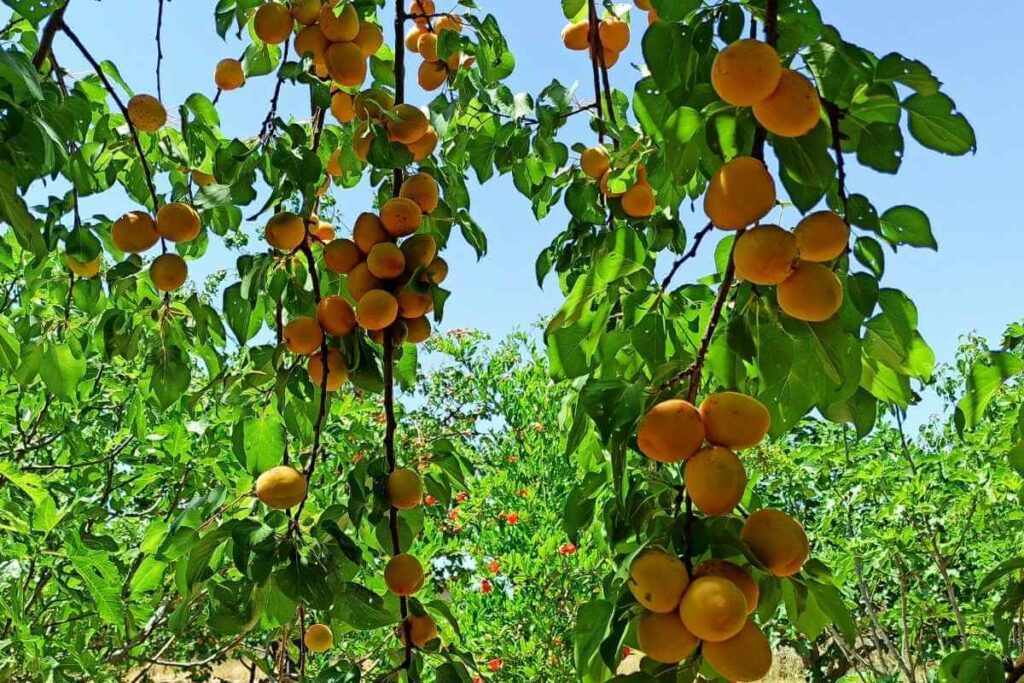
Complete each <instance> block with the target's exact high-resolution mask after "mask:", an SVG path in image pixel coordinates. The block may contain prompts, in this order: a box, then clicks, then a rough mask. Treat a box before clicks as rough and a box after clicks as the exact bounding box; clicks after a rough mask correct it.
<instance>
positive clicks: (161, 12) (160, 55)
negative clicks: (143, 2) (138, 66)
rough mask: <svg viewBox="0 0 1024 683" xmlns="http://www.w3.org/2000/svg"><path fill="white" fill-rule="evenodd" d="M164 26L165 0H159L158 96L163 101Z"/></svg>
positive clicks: (157, 46) (157, 16)
mask: <svg viewBox="0 0 1024 683" xmlns="http://www.w3.org/2000/svg"><path fill="white" fill-rule="evenodd" d="M163 28H164V0H157V10H156V97H157V99H158V100H160V101H161V102H162V101H163V99H164V91H163V83H162V82H161V80H160V65H161V64H163V61H164V46H163V41H162V40H161V37H160V34H161V33H162V32H163Z"/></svg>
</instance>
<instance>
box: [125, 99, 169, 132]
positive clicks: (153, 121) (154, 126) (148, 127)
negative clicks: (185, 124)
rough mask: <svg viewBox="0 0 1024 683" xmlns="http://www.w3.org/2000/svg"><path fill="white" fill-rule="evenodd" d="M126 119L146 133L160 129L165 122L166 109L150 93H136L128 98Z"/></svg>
mask: <svg viewBox="0 0 1024 683" xmlns="http://www.w3.org/2000/svg"><path fill="white" fill-rule="evenodd" d="M127 109H128V120H129V121H131V122H132V125H134V126H135V127H136V128H138V129H139V130H141V131H145V132H146V133H153V132H155V131H158V130H160V129H161V128H162V127H163V125H164V124H165V123H167V110H166V109H164V105H162V104H161V103H160V100H158V99H157V98H155V97H153V96H152V95H136V96H134V97H133V98H131V99H130V100H128V106H127Z"/></svg>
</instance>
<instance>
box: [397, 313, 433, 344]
mask: <svg viewBox="0 0 1024 683" xmlns="http://www.w3.org/2000/svg"><path fill="white" fill-rule="evenodd" d="M403 320H405V329H406V336H405V341H407V342H409V343H410V344H422V343H423V342H425V341H427V339H429V338H430V321H429V320H427V317H426V316H425V315H421V316H420V317H418V318H403Z"/></svg>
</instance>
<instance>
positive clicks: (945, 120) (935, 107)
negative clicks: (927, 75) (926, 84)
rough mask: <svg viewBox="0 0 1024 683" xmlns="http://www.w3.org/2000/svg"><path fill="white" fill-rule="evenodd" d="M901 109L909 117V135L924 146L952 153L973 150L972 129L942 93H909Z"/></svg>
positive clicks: (974, 149) (957, 154)
mask: <svg viewBox="0 0 1024 683" xmlns="http://www.w3.org/2000/svg"><path fill="white" fill-rule="evenodd" d="M903 108H904V109H906V110H907V114H908V115H909V116H910V121H909V128H910V134H911V135H913V136H914V139H915V140H917V141H918V142H920V143H921V144H922V145H924V146H925V147H928V148H929V149H934V150H935V151H937V152H943V153H945V154H952V155H955V156H960V155H963V154H967V153H968V152H975V151H977V149H978V146H977V141H976V139H975V137H974V129H973V128H972V127H971V124H970V123H968V122H967V117H965V116H964V115H963V114H960V113H958V112H956V111H955V108H956V105H955V104H954V103H953V100H951V99H950V98H949V97H947V96H946V95H943V94H942V93H934V94H932V95H920V94H917V95H911V96H910V97H908V98H907V99H905V100H904V101H903Z"/></svg>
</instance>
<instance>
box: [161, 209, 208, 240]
mask: <svg viewBox="0 0 1024 683" xmlns="http://www.w3.org/2000/svg"><path fill="white" fill-rule="evenodd" d="M201 228H202V223H201V222H200V221H199V214H198V213H196V210H195V209H193V208H192V207H191V206H189V205H188V204H185V203H184V202H173V203H171V204H164V205H163V206H161V207H160V210H159V211H157V212H156V231H157V232H158V233H159V234H160V236H161V237H166V238H167V239H169V240H171V241H172V242H191V241H192V240H194V239H195V238H196V237H198V236H199V230H200V229H201Z"/></svg>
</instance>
